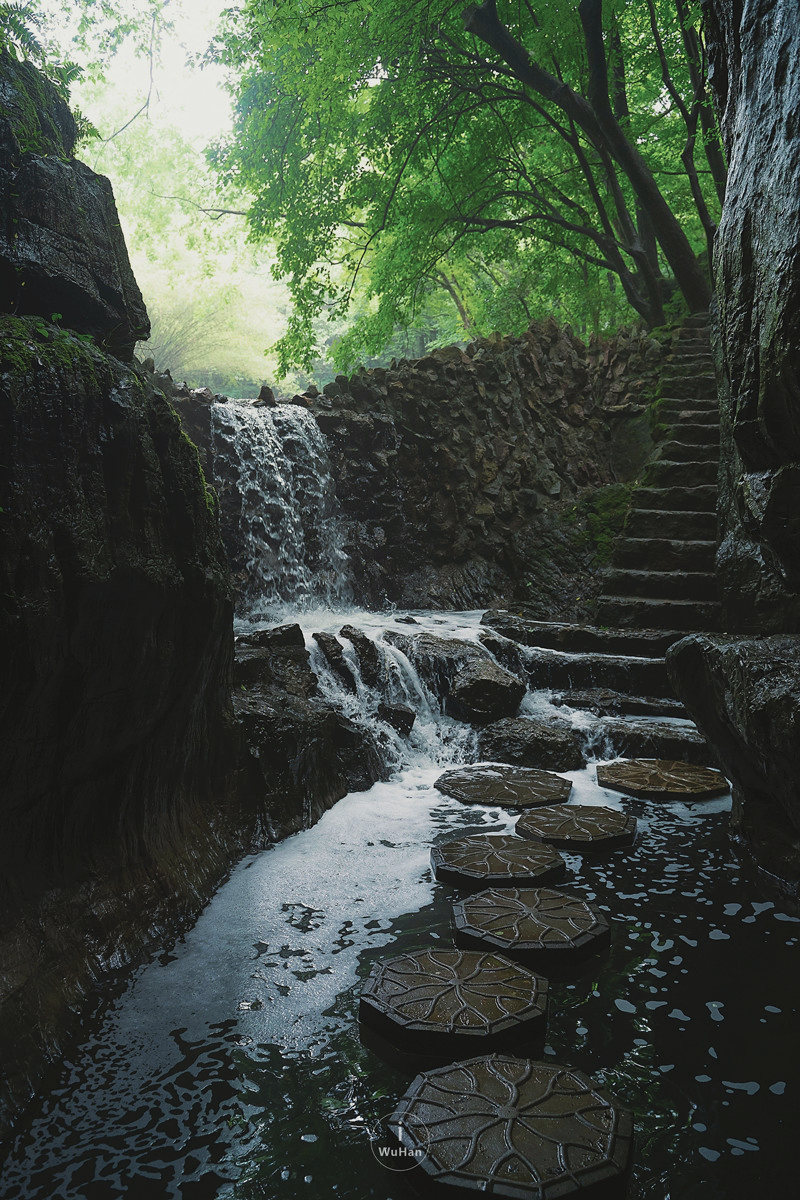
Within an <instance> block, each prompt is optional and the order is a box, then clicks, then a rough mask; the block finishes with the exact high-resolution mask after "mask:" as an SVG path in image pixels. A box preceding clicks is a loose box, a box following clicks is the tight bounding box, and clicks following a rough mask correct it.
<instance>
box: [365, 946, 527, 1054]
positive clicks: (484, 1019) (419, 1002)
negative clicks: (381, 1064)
mask: <svg viewBox="0 0 800 1200" xmlns="http://www.w3.org/2000/svg"><path fill="white" fill-rule="evenodd" d="M547 992H548V982H547V980H546V979H543V978H541V977H540V976H538V975H534V973H533V972H532V971H527V970H525V968H524V967H521V966H519V965H518V964H517V963H513V962H509V960H508V959H505V958H501V956H500V955H499V954H491V953H489V954H487V953H480V952H478V951H475V950H455V949H441V950H440V949H434V950H422V951H419V952H418V953H415V954H401V955H400V956H399V957H397V958H390V959H387V960H384V961H383V962H379V963H376V964H375V966H373V968H372V972H371V974H370V975H369V977H368V979H367V980H366V982H365V983H364V987H363V989H362V992H361V1003H360V1007H359V1020H360V1021H361V1022H362V1026H364V1025H365V1026H369V1027H370V1028H371V1029H374V1030H376V1031H377V1032H378V1033H379V1034H381V1035H382V1036H383V1037H386V1038H388V1040H389V1041H390V1042H391V1043H393V1044H394V1045H395V1046H399V1047H401V1048H403V1049H407V1050H409V1051H412V1052H415V1053H417V1054H426V1053H427V1054H438V1055H439V1056H440V1058H443V1059H445V1060H447V1059H448V1058H457V1057H459V1055H470V1054H474V1053H475V1051H476V1050H486V1051H488V1050H492V1049H498V1048H502V1047H507V1048H510V1047H511V1045H512V1044H513V1045H514V1046H516V1045H518V1044H520V1043H521V1044H525V1045H528V1046H530V1045H531V1044H532V1043H533V1042H536V1041H539V1040H541V1039H543V1038H544V1033H545V1025H546V1017H547Z"/></svg>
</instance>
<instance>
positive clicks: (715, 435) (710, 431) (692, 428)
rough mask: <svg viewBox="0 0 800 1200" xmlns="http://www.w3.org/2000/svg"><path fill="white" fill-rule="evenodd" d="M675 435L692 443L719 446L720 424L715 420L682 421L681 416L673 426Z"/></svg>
mask: <svg viewBox="0 0 800 1200" xmlns="http://www.w3.org/2000/svg"><path fill="white" fill-rule="evenodd" d="M672 433H673V437H675V438H678V439H679V440H680V441H681V442H683V443H684V445H685V444H687V443H688V444H691V445H707V446H715V447H717V448H718V447H719V424H718V422H716V421H714V422H713V423H712V422H711V421H705V422H703V421H696V422H693V421H682V420H680V418H679V419H678V420H677V421H675V423H674V425H673V426H672Z"/></svg>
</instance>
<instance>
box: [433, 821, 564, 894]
mask: <svg viewBox="0 0 800 1200" xmlns="http://www.w3.org/2000/svg"><path fill="white" fill-rule="evenodd" d="M431 867H432V869H433V873H434V875H435V876H436V878H437V879H438V880H439V881H440V882H442V883H452V884H454V885H455V886H456V887H460V888H465V889H468V890H469V889H472V890H474V889H476V888H477V889H482V888H503V887H509V886H511V885H513V886H515V887H536V885H537V884H541V883H557V882H558V880H559V879H561V878H562V877H563V876H564V875H565V874H566V869H567V868H566V863H565V862H564V859H563V858H562V857H561V855H560V854H559V853H558V851H556V850H553V848H552V847H551V846H543V845H535V844H534V843H532V842H526V841H523V839H522V838H519V837H516V836H515V835H514V834H508V833H495V834H486V835H480V834H476V835H475V836H472V837H462V838H450V839H449V840H448V841H446V842H439V844H438V845H436V846H434V847H433V849H432V850H431Z"/></svg>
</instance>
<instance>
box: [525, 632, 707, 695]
mask: <svg viewBox="0 0 800 1200" xmlns="http://www.w3.org/2000/svg"><path fill="white" fill-rule="evenodd" d="M638 627H639V628H645V626H644V625H643V624H642V623H641V622H639V623H638ZM698 628H699V627H698ZM520 665H521V667H522V668H523V670H524V671H525V674H526V675H527V682H528V686H529V687H530V688H531V689H533V690H535V689H537V688H551V689H554V690H559V691H577V690H583V689H585V688H597V687H603V688H611V689H612V690H613V691H615V692H627V693H629V694H631V695H633V694H636V693H639V694H640V695H644V696H659V697H660V696H674V694H675V693H674V692H673V690H672V686H671V684H670V682H669V680H668V678H667V668H666V665H665V663H664V659H663V658H631V657H627V656H622V655H614V654H593V653H582V654H580V653H579V654H566V653H564V652H563V651H557V650H542V649H535V648H533V647H528V648H526V649H525V650H523V651H522V652H521V654H520Z"/></svg>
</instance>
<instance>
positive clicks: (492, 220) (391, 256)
mask: <svg viewBox="0 0 800 1200" xmlns="http://www.w3.org/2000/svg"><path fill="white" fill-rule="evenodd" d="M698 21H699V3H697V2H696V0H647V3H646V4H644V5H630V4H628V3H626V2H625V0H606V4H605V7H603V6H602V5H601V3H600V0H582V2H581V4H580V6H579V7H578V8H576V7H575V6H574V5H573V4H571V3H568V2H567V0H551V2H550V3H546V4H544V5H542V6H539V7H538V8H537V9H536V10H535V11H534V10H533V8H532V7H531V6H530V5H529V4H527V3H526V4H511V3H500V4H499V6H498V5H497V4H496V3H495V0H485V3H484V4H483V5H482V6H481V7H477V6H472V7H470V8H469V9H467V10H466V12H465V11H464V6H463V4H457V5H456V4H453V3H452V2H451V0H425V3H422V2H421V0H324V2H323V0H311V2H310V3H309V2H308V0H304V2H300V0H248V2H247V3H246V4H245V6H244V12H243V14H241V15H237V14H235V13H232V14H229V17H228V23H227V25H226V27H225V28H224V29H223V31H222V33H221V35H220V37H219V38H218V40H217V42H216V44H215V46H214V48H213V51H212V53H213V55H214V56H215V57H216V58H217V59H218V60H221V61H223V62H225V63H226V64H227V65H228V66H229V67H230V68H231V69H232V71H233V72H234V74H235V76H236V78H237V84H236V91H237V97H238V110H237V113H238V115H237V126H236V132H235V136H234V137H233V138H231V139H229V140H228V141H227V142H225V143H224V144H221V145H219V146H217V147H216V149H215V152H214V156H213V157H214V162H215V164H216V165H217V167H218V169H219V170H220V172H221V175H222V178H223V179H224V180H225V181H226V183H227V184H228V185H235V186H236V187H237V188H239V189H241V190H242V191H245V192H247V193H249V194H250V195H251V196H252V204H251V208H250V217H249V219H250V227H251V235H252V237H253V238H255V239H272V240H273V241H274V244H275V247H276V251H277V273H278V275H279V276H280V277H285V278H286V279H287V280H288V281H289V286H290V289H291V291H292V294H293V299H294V304H295V309H294V313H293V315H292V318H291V321H290V325H289V329H288V331H287V334H286V336H285V337H284V338H283V339H282V340H281V344H280V354H281V361H282V363H283V364H284V366H286V365H288V364H289V363H291V362H295V361H308V359H309V355H310V353H311V347H312V346H313V342H314V338H313V321H314V319H315V318H317V317H319V316H325V315H333V316H338V317H341V315H342V314H343V313H345V312H347V310H348V308H349V306H350V304H351V301H352V300H353V297H354V294H355V290H356V287H357V286H360V287H361V289H362V295H363V297H364V300H365V302H366V303H365V306H364V308H363V309H362V314H361V316H360V318H359V320H358V321H357V323H356V327H355V329H354V330H353V331H352V332H351V334H350V335H349V337H348V339H347V341H346V342H345V343H344V344H343V346H342V348H341V350H340V356H344V357H347V358H350V359H352V358H354V357H355V356H356V354H357V352H358V350H359V349H361V350H366V351H372V352H375V351H376V350H377V349H378V348H379V347H380V346H381V345H382V344H385V343H386V342H387V341H388V340H389V339H390V338H391V337H392V336H393V335H394V333H395V331H396V330H397V329H398V328H400V329H408V328H409V326H411V325H412V324H413V322H414V320H415V317H416V316H417V314H419V313H420V312H421V311H422V310H424V308H425V305H426V303H428V302H429V301H430V298H431V295H432V294H433V291H434V290H435V283H436V280H437V277H438V275H439V274H440V273H441V272H443V273H444V274H445V275H446V276H447V277H448V278H449V279H452V277H453V275H454V274H455V276H456V278H457V279H458V280H459V282H460V285H461V290H462V295H463V294H464V293H467V292H468V293H470V297H471V299H472V303H473V308H472V309H469V306H467V308H468V311H470V312H471V315H472V318H473V323H474V324H475V325H476V326H477V327H478V329H481V330H482V331H485V330H486V327H487V324H490V325H491V324H493V322H492V320H491V317H492V314H493V313H494V314H496V317H497V318H499V319H500V320H503V321H505V320H507V319H508V314H510V313H513V314H514V315H513V316H511V320H512V324H513V325H516V321H517V320H522V312H523V311H524V310H523V309H522V307H521V305H520V298H521V299H522V300H524V301H525V303H526V304H528V307H529V308H530V300H529V297H530V298H531V299H534V298H535V300H536V303H537V305H538V304H539V303H546V304H547V305H548V306H549V307H550V309H551V310H552V309H553V308H554V307H555V306H556V304H557V303H558V302H559V301H560V300H562V301H563V298H564V292H565V291H566V292H567V298H568V300H569V304H570V310H571V311H570V312H569V313H565V314H564V315H565V316H567V315H569V316H574V315H575V309H576V308H577V309H578V316H579V319H580V320H581V321H582V322H584V323H586V324H589V325H595V326H596V325H598V324H599V323H601V321H602V319H603V315H604V313H606V312H612V313H617V312H619V309H620V307H621V304H622V303H625V302H626V303H627V304H629V305H632V306H633V307H634V308H635V309H636V311H637V312H638V313H639V314H640V315H641V316H642V317H644V319H645V320H647V321H648V323H650V324H658V323H660V322H661V321H663V318H664V304H665V302H667V301H669V299H670V297H671V296H672V295H673V294H675V293H676V292H677V293H682V294H683V296H684V305H685V306H686V307H688V308H701V307H703V306H704V305H705V304H707V302H708V295H709V285H708V280H707V277H706V275H705V274H704V271H703V266H702V255H703V253H704V251H705V250H706V248H707V245H708V242H709V239H710V238H711V237H712V236H713V229H714V222H715V214H716V212H717V211H718V207H719V193H720V191H721V188H722V186H724V165H722V162H721V154H720V152H719V146H718V143H717V141H716V129H715V127H714V125H713V116H712V115H711V109H710V107H709V104H708V98H707V96H706V93H705V84H704V77H703V62H702V56H703V48H702V41H701V38H700V34H699V31H698ZM696 159H699V160H700V162H699V163H698V162H697V161H696ZM470 263H471V264H472V265H471V266H470V265H469V264H470ZM496 264H500V265H501V274H502V278H501V280H500V283H499V284H498V283H497V282H495V284H494V286H493V287H489V285H488V283H485V284H484V286H483V287H481V284H480V280H481V277H482V266H487V267H489V268H490V269H491V268H492V266H493V265H496ZM510 278H514V279H515V280H516V281H517V282H518V283H519V285H520V286H519V287H518V289H517V296H516V300H515V290H514V286H512V285H511V284H510V282H509V279H510ZM610 280H615V281H616V282H615V283H614V284H613V286H612V285H611V284H610ZM439 285H440V286H442V285H441V280H440V281H439ZM537 289H538V294H537ZM454 304H455V301H454ZM455 307H456V308H458V306H457V305H455ZM517 310H519V312H517ZM536 315H541V309H540V310H539V312H537V314H536Z"/></svg>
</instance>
